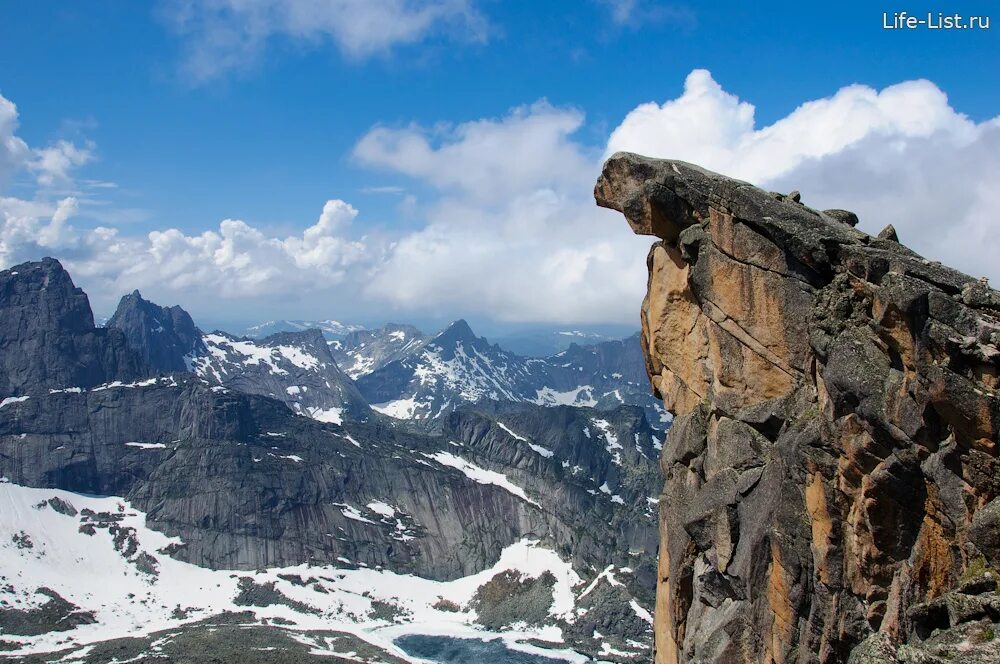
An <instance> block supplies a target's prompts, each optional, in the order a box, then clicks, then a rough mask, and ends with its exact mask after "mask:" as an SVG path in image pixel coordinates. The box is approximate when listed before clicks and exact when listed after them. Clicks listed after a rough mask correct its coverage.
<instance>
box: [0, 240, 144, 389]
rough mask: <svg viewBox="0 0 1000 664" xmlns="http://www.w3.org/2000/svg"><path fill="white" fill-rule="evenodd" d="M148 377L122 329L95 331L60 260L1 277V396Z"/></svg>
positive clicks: (23, 266) (20, 267)
mask: <svg viewBox="0 0 1000 664" xmlns="http://www.w3.org/2000/svg"><path fill="white" fill-rule="evenodd" d="M150 374H151V369H150V367H149V366H148V365H147V364H146V363H145V362H143V361H142V359H141V358H140V356H139V355H138V354H137V353H136V352H135V351H133V350H132V349H131V348H130V347H129V345H128V343H127V341H126V339H125V335H124V334H122V332H121V331H120V330H117V329H98V328H95V327H94V315H93V313H92V312H91V310H90V302H89V300H88V299H87V296H86V294H84V292H83V291H82V290H80V289H79V288H77V287H76V286H74V285H73V280H72V279H70V276H69V274H68V273H67V272H66V270H64V269H63V267H62V265H60V264H59V261H57V260H55V259H52V258H45V259H43V260H41V261H38V262H33V263H23V264H21V265H18V266H16V267H13V268H11V269H10V270H4V271H2V272H0V396H9V395H26V394H31V393H36V392H40V391H44V390H48V389H52V388H65V387H82V388H86V387H93V386H95V385H101V384H103V383H110V382H113V381H125V382H128V381H134V380H137V379H139V378H143V377H146V376H148V375H150Z"/></svg>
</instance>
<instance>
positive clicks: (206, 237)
mask: <svg viewBox="0 0 1000 664" xmlns="http://www.w3.org/2000/svg"><path fill="white" fill-rule="evenodd" d="M76 212H77V203H76V200H75V199H74V198H66V199H63V200H61V201H59V202H57V203H55V204H44V203H38V202H30V201H23V200H20V199H16V198H0V266H2V267H9V266H10V265H14V264H17V263H19V262H23V261H27V260H37V259H38V258H40V257H42V256H47V255H55V256H56V257H58V258H60V259H61V260H62V261H63V262H64V263H65V265H66V267H67V269H69V270H70V271H71V273H72V274H73V276H74V278H75V279H77V281H78V282H79V283H81V284H82V285H83V286H84V287H85V288H86V289H87V290H88V292H89V294H90V296H91V299H92V300H93V301H94V302H95V305H96V306H97V307H98V309H99V310H101V311H108V310H110V309H111V308H113V307H114V304H115V302H116V300H117V297H118V296H119V295H120V294H121V293H123V292H127V291H128V290H131V289H133V288H139V289H142V290H143V291H144V292H148V293H150V294H152V295H155V296H157V297H160V298H161V299H162V300H163V301H164V302H175V301H183V302H191V303H192V304H193V305H194V308H195V309H196V310H200V311H205V310H206V307H205V306H204V305H205V304H210V306H211V307H212V308H214V309H215V312H216V313H220V312H223V311H225V310H226V309H227V304H226V303H227V301H229V305H228V309H229V310H228V313H229V314H232V313H233V312H235V311H238V310H239V309H240V308H241V307H245V306H246V304H247V303H251V302H252V303H254V304H256V305H258V306H264V307H267V306H270V307H274V306H276V305H277V303H280V302H282V301H294V300H297V299H300V298H304V299H308V298H311V297H315V296H316V295H317V294H322V293H327V294H330V292H331V291H335V290H337V289H345V290H348V291H351V292H355V291H356V290H357V288H359V286H358V284H356V283H350V282H351V281H352V280H356V279H358V278H360V277H362V276H363V275H364V274H365V273H366V270H367V268H368V266H369V263H370V260H371V259H372V257H377V256H378V253H377V251H376V249H377V246H378V242H376V241H374V240H371V239H367V238H361V239H357V240H353V239H350V238H349V237H348V236H347V233H348V231H349V230H350V225H351V222H352V221H353V219H354V218H355V216H356V215H357V210H355V209H354V208H353V207H351V206H350V205H348V204H347V203H345V202H343V201H340V200H331V201H328V202H327V203H326V205H325V206H324V207H323V211H322V213H321V214H320V216H319V219H318V220H317V221H316V223H315V224H313V225H312V226H309V227H307V228H306V229H305V230H304V231H303V232H302V233H301V234H298V235H292V236H288V237H284V238H278V237H273V236H270V235H268V234H266V233H264V232H262V231H261V230H259V229H257V228H254V227H253V226H251V225H249V224H247V223H246V222H244V221H241V220H236V219H226V220H224V221H222V222H221V223H220V224H219V227H218V229H215V230H207V231H204V232H202V233H199V234H197V235H189V234H185V233H183V232H182V231H180V230H178V229H176V228H171V229H166V230H158V231H153V232H150V233H148V234H147V235H144V236H143V235H140V236H123V235H121V234H120V233H119V231H118V230H117V229H114V228H108V227H97V228H93V229H78V228H76V227H74V226H73V225H72V223H71V221H70V220H71V219H72V217H73V216H74V215H75V214H76ZM347 284H350V285H347ZM314 311H315V310H314Z"/></svg>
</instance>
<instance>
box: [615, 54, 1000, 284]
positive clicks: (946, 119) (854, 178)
mask: <svg viewBox="0 0 1000 664" xmlns="http://www.w3.org/2000/svg"><path fill="white" fill-rule="evenodd" d="M754 112H755V108H754V106H753V105H752V104H750V103H749V102H746V101H741V100H739V99H737V98H736V97H735V96H733V95H731V94H729V93H727V92H726V91H725V90H723V89H722V87H721V86H720V85H719V84H718V83H717V82H716V81H715V80H714V79H713V78H712V76H711V74H710V73H709V72H707V71H705V70H696V71H694V72H692V73H691V74H690V75H689V76H688V77H687V80H686V82H685V86H684V92H683V94H682V95H681V96H680V97H678V98H677V99H673V100H669V101H667V102H665V103H663V104H657V103H648V104H642V105H640V106H638V107H637V108H635V109H634V110H633V111H632V112H631V113H629V114H628V115H627V116H626V118H625V119H624V120H623V121H622V123H621V124H620V125H619V126H618V127H617V128H616V129H615V130H614V131H613V132H612V134H611V137H610V138H609V140H608V149H607V154H610V153H612V152H615V151H617V150H629V151H633V152H641V153H643V154H647V155H650V156H658V157H670V158H675V159H684V160H686V161H692V162H696V163H698V164H701V165H703V166H705V167H707V168H710V169H712V170H716V171H719V172H722V173H726V174H728V175H732V176H734V177H738V178H741V179H745V180H748V181H750V182H753V183H754V184H758V185H761V186H766V187H770V188H773V189H777V190H784V191H787V190H790V189H798V190H799V191H801V192H802V194H803V200H804V201H805V202H806V203H807V204H809V205H812V206H814V207H819V208H825V207H841V208H847V209H851V210H853V211H855V212H857V213H858V215H859V216H860V217H861V221H862V228H863V229H865V230H867V231H868V232H874V233H877V232H878V231H879V230H880V229H881V228H882V227H883V226H885V225H886V224H888V223H892V224H893V225H895V227H896V229H897V230H898V231H899V233H900V236H901V238H902V240H903V241H904V242H906V243H907V244H908V245H909V246H911V247H912V248H913V249H915V250H916V251H918V252H920V253H922V254H924V255H926V256H928V257H930V258H932V259H937V260H941V261H943V262H946V263H949V264H951V265H954V266H956V267H958V268H960V269H963V270H965V271H968V272H970V273H973V274H974V275H976V276H980V275H986V276H991V277H993V278H994V279H995V280H1000V268H998V266H997V263H996V260H995V256H997V255H998V254H1000V236H998V233H997V231H998V230H1000V224H998V223H997V222H996V221H995V219H996V217H995V214H994V213H993V210H995V209H996V208H995V204H996V203H997V202H998V201H997V199H998V196H1000V194H998V193H997V192H1000V118H994V119H991V120H988V121H985V122H981V123H976V122H973V121H972V120H970V119H969V118H968V117H967V116H965V115H963V114H962V113H960V112H958V111H956V110H955V109H953V108H952V107H951V106H950V105H949V103H948V99H947V96H946V95H945V94H944V92H942V91H941V90H940V89H939V88H938V87H937V86H935V85H934V84H933V83H931V82H929V81H924V80H916V81H907V82H903V83H899V84H897V85H891V86H889V87H887V88H885V89H883V90H881V91H878V90H875V89H873V88H870V87H868V86H863V85H851V86H848V87H845V88H842V89H840V90H838V91H837V92H836V93H834V94H833V95H832V96H830V97H825V98H823V99H817V100H812V101H808V102H805V103H803V104H802V105H801V106H799V107H798V108H797V109H795V110H794V111H793V112H792V113H790V114H789V115H788V116H786V117H784V118H782V119H780V120H778V121H777V122H775V123H773V124H771V125H769V126H766V127H761V128H757V127H756V124H755V121H754Z"/></svg>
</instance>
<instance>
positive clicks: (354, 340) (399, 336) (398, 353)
mask: <svg viewBox="0 0 1000 664" xmlns="http://www.w3.org/2000/svg"><path fill="white" fill-rule="evenodd" d="M425 341H427V335H425V334H424V333H423V332H421V331H420V330H418V329H417V328H415V327H413V326H412V325H399V324H398V323H388V324H386V325H384V326H382V327H380V328H378V329H375V330H357V331H354V332H350V333H348V334H346V335H344V338H343V339H338V340H335V341H331V342H330V351H331V352H332V353H333V357H334V358H335V359H336V360H337V364H338V365H339V366H340V368H341V369H342V370H343V371H344V373H346V374H347V375H348V376H350V377H351V378H355V379H356V378H358V377H359V376H363V375H365V374H369V373H371V372H373V371H376V370H378V369H381V368H382V367H384V366H385V365H386V364H388V363H389V362H392V361H393V360H397V359H400V358H402V357H405V356H406V355H408V354H409V353H410V352H411V351H414V350H416V349H417V348H419V347H420V346H422V345H423V343H424V342H425Z"/></svg>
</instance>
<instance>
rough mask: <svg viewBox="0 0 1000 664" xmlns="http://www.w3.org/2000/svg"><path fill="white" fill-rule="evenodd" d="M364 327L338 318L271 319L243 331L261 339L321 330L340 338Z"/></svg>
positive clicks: (330, 336)
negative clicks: (282, 333) (273, 335)
mask: <svg viewBox="0 0 1000 664" xmlns="http://www.w3.org/2000/svg"><path fill="white" fill-rule="evenodd" d="M363 329H364V327H362V326H361V325H351V324H350V323H341V322H340V321H336V320H269V321H266V322H264V323H259V324H257V325H253V326H251V327H248V328H247V329H246V330H245V331H244V332H243V336H246V337H250V338H251V339H260V338H263V337H268V336H271V335H272V334H277V333H278V332H304V331H305V330H319V331H320V332H322V333H323V336H324V337H326V338H327V339H340V338H341V337H343V336H344V335H345V334H350V333H351V332H356V331H358V330H363Z"/></svg>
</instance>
